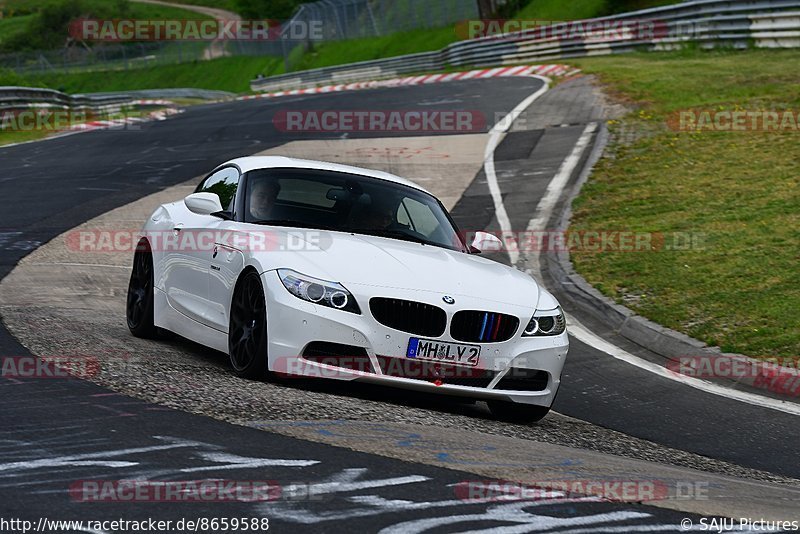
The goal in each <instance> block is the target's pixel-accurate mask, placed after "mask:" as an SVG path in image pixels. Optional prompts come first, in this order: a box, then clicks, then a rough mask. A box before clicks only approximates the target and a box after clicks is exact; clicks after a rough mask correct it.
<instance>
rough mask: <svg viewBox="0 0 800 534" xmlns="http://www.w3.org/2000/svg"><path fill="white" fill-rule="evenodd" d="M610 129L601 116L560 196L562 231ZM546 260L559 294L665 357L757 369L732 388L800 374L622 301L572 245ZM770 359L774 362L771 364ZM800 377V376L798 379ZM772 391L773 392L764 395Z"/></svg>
mask: <svg viewBox="0 0 800 534" xmlns="http://www.w3.org/2000/svg"><path fill="white" fill-rule="evenodd" d="M608 141H609V133H608V128H607V127H606V125H605V123H604V122H601V124H600V128H599V129H598V133H597V134H596V135H595V138H594V141H593V146H592V150H591V152H590V154H589V156H588V157H587V158H585V160H584V162H583V166H582V167H581V170H580V173H579V174H578V177H577V179H574V183H573V184H572V186H570V187H568V188H565V189H564V192H563V194H562V197H561V198H560V199H559V206H558V208H557V210H556V212H555V213H554V214H553V217H552V219H551V221H550V222H551V224H553V226H552V228H554V230H555V231H556V232H563V231H566V230H567V229H568V228H569V224H570V220H571V218H572V202H573V201H574V200H575V198H576V197H577V196H578V194H579V193H580V191H581V189H582V188H583V185H584V184H585V183H586V181H587V180H588V179H589V176H590V175H591V173H592V171H593V170H594V166H595V164H596V163H597V161H598V160H599V159H600V157H602V155H603V153H604V152H605V149H606V147H607V145H608ZM541 260H542V261H541V265H542V268H543V270H545V271H546V273H547V275H548V277H549V279H550V281H551V282H552V283H553V284H554V286H555V287H554V289H555V290H556V291H557V292H558V293H559V296H562V297H564V296H565V297H566V298H567V299H568V300H569V302H570V303H572V304H573V305H574V306H575V307H576V308H577V309H578V310H579V311H581V312H584V313H587V314H589V315H590V316H592V317H593V318H595V319H596V320H598V321H600V322H602V323H603V324H604V325H606V326H607V327H608V328H609V329H610V330H611V331H613V332H615V333H617V334H619V335H620V336H622V337H624V338H625V339H627V340H629V341H631V342H633V343H635V344H636V345H639V346H641V347H644V348H645V349H647V350H649V351H651V352H653V353H655V354H656V355H658V356H660V357H662V358H663V363H664V364H665V365H666V364H667V363H668V362H671V361H673V362H674V361H677V360H678V359H679V358H681V357H691V358H696V357H708V356H711V357H719V356H723V357H726V358H730V359H731V361H736V362H738V363H740V364H741V365H742V366H744V367H746V368H748V369H755V370H756V372H746V373H744V376H743V377H741V378H739V379H738V380H735V379H726V380H725V381H724V383H725V385H726V386H728V387H731V388H734V387H737V386H740V385H742V386H750V387H753V388H754V391H753V392H754V393H757V394H763V392H764V387H763V386H760V387H759V386H758V385H757V381H759V379H760V378H764V379H767V380H770V379H773V378H774V377H775V376H776V375H777V376H785V377H794V378H798V377H800V371H798V369H796V368H793V367H785V366H781V365H777V364H772V363H769V362H765V361H764V360H759V359H756V358H751V357H749V356H745V355H742V354H735V353H723V352H722V351H721V350H720V349H719V347H711V346H709V345H707V344H706V343H704V342H702V341H700V340H697V339H694V338H692V337H690V336H688V335H686V334H683V333H681V332H678V331H676V330H672V329H670V328H666V327H664V326H661V325H659V324H656V323H654V322H653V321H650V320H649V319H646V318H645V317H642V316H641V315H637V314H636V313H635V312H634V311H632V310H630V309H629V308H627V307H625V306H622V305H620V304H617V303H616V302H614V301H613V300H611V299H610V298H608V297H606V296H605V295H603V294H602V293H600V292H599V291H598V290H597V289H595V288H594V287H593V286H592V285H591V284H589V282H587V281H586V279H585V278H584V277H583V276H581V275H580V274H578V273H577V272H575V269H574V266H573V264H572V261H571V260H570V255H569V251H567V250H559V251H557V252H556V253H553V254H543V255H542V256H541ZM765 363H769V364H768V365H765ZM798 382H800V381H798ZM764 396H765V397H767V395H764ZM772 396H777V397H778V398H781V399H784V400H785V399H795V398H796V397H797V395H796V394H795V395H782V394H779V393H775V392H773V395H771V396H769V397H772Z"/></svg>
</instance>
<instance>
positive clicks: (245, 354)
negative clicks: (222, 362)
mask: <svg viewBox="0 0 800 534" xmlns="http://www.w3.org/2000/svg"><path fill="white" fill-rule="evenodd" d="M228 354H230V359H231V367H233V372H234V373H236V375H237V376H240V377H242V378H251V379H258V378H263V377H264V376H265V375H266V372H267V307H266V304H265V302H264V288H263V286H262V285H261V278H260V277H259V276H258V274H256V272H255V271H248V272H247V273H246V274H245V275H244V276H243V277H242V279H241V280H240V281H239V284H238V285H237V287H236V291H235V292H234V295H233V300H232V302H231V321H230V327H229V329H228Z"/></svg>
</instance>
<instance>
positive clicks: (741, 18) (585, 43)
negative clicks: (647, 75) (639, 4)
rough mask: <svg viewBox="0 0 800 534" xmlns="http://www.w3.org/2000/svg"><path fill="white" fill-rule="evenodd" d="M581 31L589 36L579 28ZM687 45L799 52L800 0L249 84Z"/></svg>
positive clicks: (306, 82)
mask: <svg viewBox="0 0 800 534" xmlns="http://www.w3.org/2000/svg"><path fill="white" fill-rule="evenodd" d="M633 21H638V22H647V23H652V26H651V28H652V30H653V31H652V33H647V32H638V31H629V30H628V31H626V30H624V29H623V30H620V31H611V32H608V33H606V34H603V33H602V32H597V31H594V32H592V30H591V28H602V27H603V26H604V25H610V26H612V27H613V26H614V24H617V25H619V26H622V25H623V23H625V22H633ZM579 25H580V26H579ZM578 27H581V28H585V29H586V31H582V32H577V31H575V29H576V28H578ZM566 32H570V33H566ZM542 34H547V35H548V36H546V37H543V36H542ZM688 43H695V44H696V45H697V46H700V47H703V48H713V47H720V46H724V47H731V48H746V47H751V46H755V47H760V48H793V47H800V0H760V1H748V0H695V1H691V2H683V3H680V4H673V5H669V6H663V7H657V8H651V9H643V10H640V11H633V12H630V13H623V14H620V15H614V16H609V17H600V18H595V19H589V20H583V21H572V22H570V23H566V24H555V25H551V26H544V27H540V28H537V29H536V30H532V31H527V32H517V33H507V34H503V35H501V36H492V37H482V38H478V39H470V40H466V41H460V42H457V43H453V44H451V45H448V46H447V47H445V48H444V49H442V50H438V51H434V52H426V53H421V54H410V55H405V56H396V57H391V58H387V59H380V60H374V61H363V62H359V63H350V64H347V65H339V66H336V67H326V68H321V69H312V70H306V71H299V72H293V73H290V74H284V75H280V76H270V77H268V78H258V79H255V80H252V81H251V82H250V88H251V89H252V90H253V91H259V92H263V91H275V90H283V89H305V88H309V87H315V86H317V85H323V84H324V85H330V84H338V83H352V82H358V81H366V80H373V79H380V78H390V77H394V76H397V75H400V74H411V73H419V72H426V71H428V72H429V71H432V70H442V69H444V68H450V67H485V66H502V65H515V64H519V63H527V62H531V61H540V60H550V59H560V58H574V57H584V56H590V55H591V56H595V55H607V54H617V53H624V52H631V51H635V50H672V49H675V48H679V47H682V46H686V45H687V44H688Z"/></svg>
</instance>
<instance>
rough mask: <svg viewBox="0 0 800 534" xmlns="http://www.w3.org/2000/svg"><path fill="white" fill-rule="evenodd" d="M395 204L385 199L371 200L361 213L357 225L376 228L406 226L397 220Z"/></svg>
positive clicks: (385, 228)
mask: <svg viewBox="0 0 800 534" xmlns="http://www.w3.org/2000/svg"><path fill="white" fill-rule="evenodd" d="M396 215H397V205H396V204H395V203H394V202H390V201H387V200H382V201H373V203H372V205H371V206H370V207H369V208H368V209H367V210H366V212H365V213H363V214H362V215H361V221H359V222H360V224H359V226H362V227H364V228H371V229H376V230H396V229H399V228H406V227H405V226H403V225H401V224H400V223H398V222H397V219H396Z"/></svg>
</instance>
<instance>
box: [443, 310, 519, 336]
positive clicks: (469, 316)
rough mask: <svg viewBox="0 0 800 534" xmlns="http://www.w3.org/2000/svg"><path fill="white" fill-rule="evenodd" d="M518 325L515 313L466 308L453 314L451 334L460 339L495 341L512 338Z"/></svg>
mask: <svg viewBox="0 0 800 534" xmlns="http://www.w3.org/2000/svg"><path fill="white" fill-rule="evenodd" d="M518 326H519V319H518V318H516V317H514V316H513V315H506V314H504V313H497V312H489V311H476V310H464V311H460V312H456V314H455V315H454V316H453V322H452V323H451V324H450V335H451V336H453V339H457V340H458V341H472V342H479V343H494V342H499V341H508V340H509V339H511V337H512V336H513V335H514V332H516V331H517V327H518Z"/></svg>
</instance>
